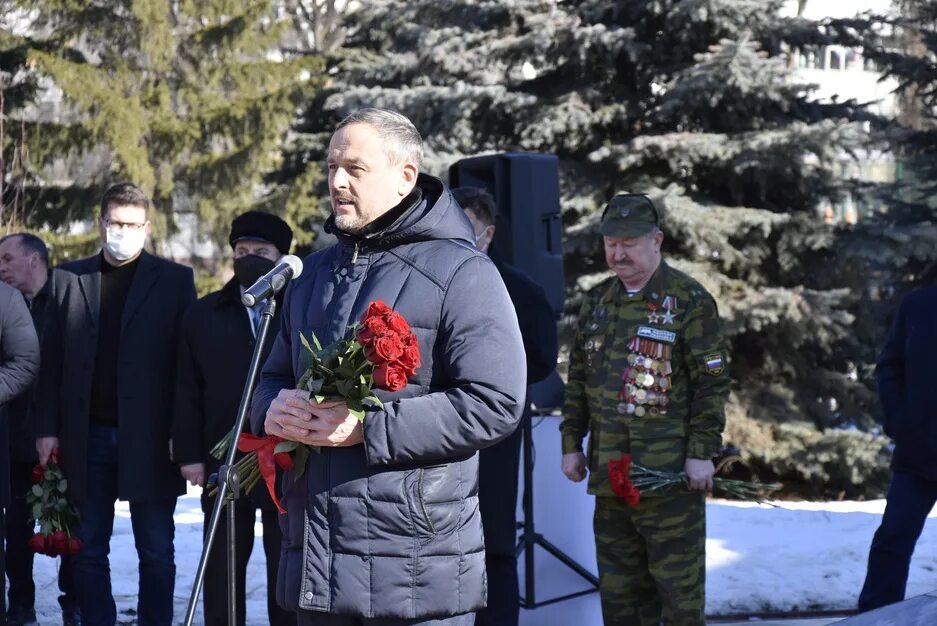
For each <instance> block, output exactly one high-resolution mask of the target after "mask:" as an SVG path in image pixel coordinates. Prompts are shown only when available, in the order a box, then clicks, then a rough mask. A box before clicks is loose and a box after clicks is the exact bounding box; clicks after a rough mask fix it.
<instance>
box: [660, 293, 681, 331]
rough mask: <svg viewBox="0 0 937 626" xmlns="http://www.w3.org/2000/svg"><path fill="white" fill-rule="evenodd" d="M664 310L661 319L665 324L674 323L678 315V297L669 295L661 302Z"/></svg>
mask: <svg viewBox="0 0 937 626" xmlns="http://www.w3.org/2000/svg"><path fill="white" fill-rule="evenodd" d="M661 308H662V309H664V312H663V313H661V315H660V321H661V323H663V324H673V320H674V317H675V316H676V315H677V297H676V296H667V297H666V298H664V301H663V302H662V303H661Z"/></svg>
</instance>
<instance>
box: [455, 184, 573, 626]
mask: <svg viewBox="0 0 937 626" xmlns="http://www.w3.org/2000/svg"><path fill="white" fill-rule="evenodd" d="M452 195H453V197H454V198H455V200H456V202H458V203H459V206H461V207H462V209H463V210H464V211H465V216H466V217H468V218H469V221H470V222H471V223H472V229H473V230H474V231H475V247H476V248H478V249H479V250H480V251H481V252H485V253H487V252H488V247H489V246H490V245H491V242H492V240H493V239H494V236H495V221H496V219H495V218H496V215H497V207H496V205H495V201H494V198H492V197H491V194H489V193H488V192H487V191H485V190H484V189H480V188H476V187H457V188H456V189H453V190H452ZM495 267H497V268H498V272H499V273H500V274H501V279H502V280H503V281H504V286H505V287H507V290H508V296H510V298H511V303H512V304H513V305H514V311H515V312H516V313H517V323H518V325H519V326H520V329H521V338H522V339H523V341H524V353H525V355H526V357H527V384H528V385H532V384H533V383H536V382H539V381H541V380H543V379H544V378H546V377H547V376H549V375H550V373H551V372H552V371H553V369H554V368H555V367H556V355H557V352H558V350H559V344H558V340H557V336H556V319H555V318H554V316H553V309H552V308H551V307H550V302H549V300H547V294H546V292H545V291H544V290H543V287H541V286H540V285H538V284H537V283H535V282H534V281H533V280H531V279H530V277H528V276H527V275H526V274H524V273H523V272H521V271H520V270H518V269H515V268H513V267H511V266H509V265H505V264H503V263H498V262H495ZM530 418H531V413H530V405H529V403H527V402H525V403H524V415H523V416H522V417H521V419H530ZM520 457H521V429H520V428H518V429H517V430H515V431H514V433H513V434H511V435H510V436H509V437H507V438H506V439H504V440H503V441H500V442H498V443H496V444H495V445H493V446H491V447H490V448H485V449H483V450H482V451H481V452H480V453H479V457H478V506H479V508H480V509H481V515H482V528H483V529H484V532H485V570H486V571H487V573H488V606H486V607H485V608H484V609H481V610H479V611H478V613H477V614H476V616H475V626H512V625H514V626H516V625H517V622H518V613H519V611H520V603H519V602H518V596H519V593H518V581H517V553H516V544H517V515H516V508H517V473H518V466H519V464H520Z"/></svg>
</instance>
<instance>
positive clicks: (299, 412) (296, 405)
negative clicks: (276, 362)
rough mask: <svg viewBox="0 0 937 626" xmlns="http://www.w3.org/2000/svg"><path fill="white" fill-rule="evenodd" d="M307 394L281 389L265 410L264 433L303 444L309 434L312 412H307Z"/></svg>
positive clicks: (308, 404)
mask: <svg viewBox="0 0 937 626" xmlns="http://www.w3.org/2000/svg"><path fill="white" fill-rule="evenodd" d="M309 407H310V402H309V394H308V393H307V392H305V391H300V390H299V389H281V390H280V393H278V394H277V397H276V398H274V399H273V402H271V403H270V408H269V409H267V417H266V419H265V420H264V432H266V433H267V434H268V435H276V436H277V437H283V438H284V439H289V440H291V441H300V442H303V443H305V439H304V438H305V437H306V436H307V435H308V434H309V422H310V421H312V411H310V410H309Z"/></svg>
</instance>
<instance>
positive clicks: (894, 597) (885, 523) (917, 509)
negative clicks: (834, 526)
mask: <svg viewBox="0 0 937 626" xmlns="http://www.w3.org/2000/svg"><path fill="white" fill-rule="evenodd" d="M935 502H937V481H933V480H927V479H925V478H921V477H920V476H915V475H914V474H908V473H905V472H895V473H894V474H892V479H891V486H890V487H889V488H888V500H887V502H886V504H885V513H884V515H882V524H881V525H880V526H879V527H878V530H876V531H875V536H874V537H873V538H872V547H871V548H870V549H869V568H868V570H867V572H866V576H865V584H864V585H863V586H862V592H861V593H860V594H859V610H860V611H863V612H864V611H871V610H873V609H877V608H879V607H882V606H885V605H886V604H893V603H895V602H901V601H902V600H904V594H905V587H906V585H907V583H908V572H909V570H910V568H911V555H912V554H914V546H915V544H916V543H917V540H918V537H920V536H921V531H922V530H924V523H925V522H926V521H927V515H928V514H929V513H930V512H931V509H933V508H934V503H935Z"/></svg>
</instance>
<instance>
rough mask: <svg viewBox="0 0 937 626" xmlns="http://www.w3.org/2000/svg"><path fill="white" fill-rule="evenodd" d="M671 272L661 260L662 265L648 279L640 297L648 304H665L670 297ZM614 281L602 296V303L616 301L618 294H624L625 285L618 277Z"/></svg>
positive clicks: (614, 277)
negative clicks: (668, 287)
mask: <svg viewBox="0 0 937 626" xmlns="http://www.w3.org/2000/svg"><path fill="white" fill-rule="evenodd" d="M670 275H671V270H670V266H669V265H667V263H666V262H665V261H664V260H663V259H661V261H660V265H658V266H657V269H656V270H654V273H653V274H651V277H650V278H649V279H648V281H647V284H646V285H644V287H642V288H641V291H640V292H639V293H640V296H641V297H643V298H644V299H645V300H647V301H648V302H654V303H657V304H660V303H661V302H663V300H664V298H665V297H666V296H667V295H668V294H666V293H665V291H667V285H668V284H669V283H670ZM612 278H613V279H614V280H613V281H612V282H611V284H610V285H609V287H608V289H607V290H606V291H605V292H604V293H603V294H602V298H601V300H602V302H611V301H614V300H615V297H616V294H617V293H618V292H619V291H621V292H622V293H624V292H625V291H626V290H625V285H624V284H623V283H622V282H621V279H620V278H618V277H617V276H613V277H612Z"/></svg>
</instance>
